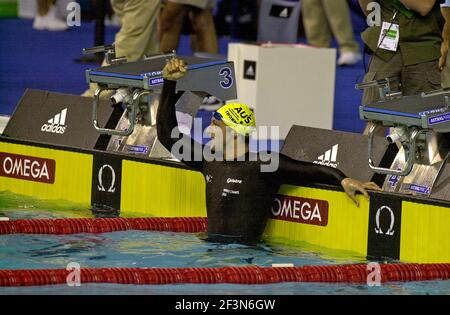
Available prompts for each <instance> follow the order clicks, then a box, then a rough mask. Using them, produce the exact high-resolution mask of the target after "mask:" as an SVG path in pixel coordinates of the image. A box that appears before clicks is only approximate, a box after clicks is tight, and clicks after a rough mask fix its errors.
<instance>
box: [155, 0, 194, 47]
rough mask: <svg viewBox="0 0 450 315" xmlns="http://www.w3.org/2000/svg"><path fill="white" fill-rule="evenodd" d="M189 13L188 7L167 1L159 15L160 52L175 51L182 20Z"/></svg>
mask: <svg viewBox="0 0 450 315" xmlns="http://www.w3.org/2000/svg"><path fill="white" fill-rule="evenodd" d="M188 11H189V7H187V6H185V5H183V4H179V3H173V2H170V1H168V2H167V3H166V5H165V6H164V10H163V11H162V13H161V24H160V25H161V42H160V49H161V51H162V52H170V51H172V50H175V49H177V47H178V44H179V41H180V35H181V29H182V27H183V20H184V18H185V16H186V14H187V13H188Z"/></svg>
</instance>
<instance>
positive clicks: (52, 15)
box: [33, 6, 69, 32]
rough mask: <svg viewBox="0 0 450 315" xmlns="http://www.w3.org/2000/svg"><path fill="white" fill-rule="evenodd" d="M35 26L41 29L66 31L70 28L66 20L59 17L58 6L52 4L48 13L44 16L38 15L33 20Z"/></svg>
mask: <svg viewBox="0 0 450 315" xmlns="http://www.w3.org/2000/svg"><path fill="white" fill-rule="evenodd" d="M33 28H34V29H36V30H39V31H42V30H49V31H55V32H58V31H65V30H67V29H68V28H69V26H68V25H67V23H66V22H64V21H62V20H60V19H58V17H57V15H56V7H55V6H52V7H51V8H50V10H49V11H48V13H47V14H46V15H44V16H40V15H37V16H36V17H35V19H34V22H33Z"/></svg>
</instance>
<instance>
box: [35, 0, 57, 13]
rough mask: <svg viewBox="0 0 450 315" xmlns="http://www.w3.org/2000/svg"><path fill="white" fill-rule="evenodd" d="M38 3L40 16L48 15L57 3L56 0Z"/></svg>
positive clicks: (42, 0)
mask: <svg viewBox="0 0 450 315" xmlns="http://www.w3.org/2000/svg"><path fill="white" fill-rule="evenodd" d="M36 1H37V8H38V14H39V15H40V16H44V15H47V13H48V11H50V8H51V7H52V5H53V4H54V3H55V1H54V0H36Z"/></svg>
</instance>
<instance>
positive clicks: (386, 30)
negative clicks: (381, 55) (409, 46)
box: [378, 22, 400, 52]
mask: <svg viewBox="0 0 450 315" xmlns="http://www.w3.org/2000/svg"><path fill="white" fill-rule="evenodd" d="M399 41H400V26H399V25H398V24H394V23H388V22H383V26H382V28H381V33H380V38H379V39H378V47H380V48H381V49H385V50H389V51H394V52H396V51H397V49H398V42H399Z"/></svg>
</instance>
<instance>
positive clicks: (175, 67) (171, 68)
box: [163, 58, 187, 81]
mask: <svg viewBox="0 0 450 315" xmlns="http://www.w3.org/2000/svg"><path fill="white" fill-rule="evenodd" d="M186 73H187V65H186V63H185V62H184V61H183V60H181V59H178V58H172V59H170V60H169V61H168V62H167V64H166V66H165V67H164V69H163V78H164V79H166V80H170V81H176V80H179V79H181V78H182V77H184V76H185V75H186Z"/></svg>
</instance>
